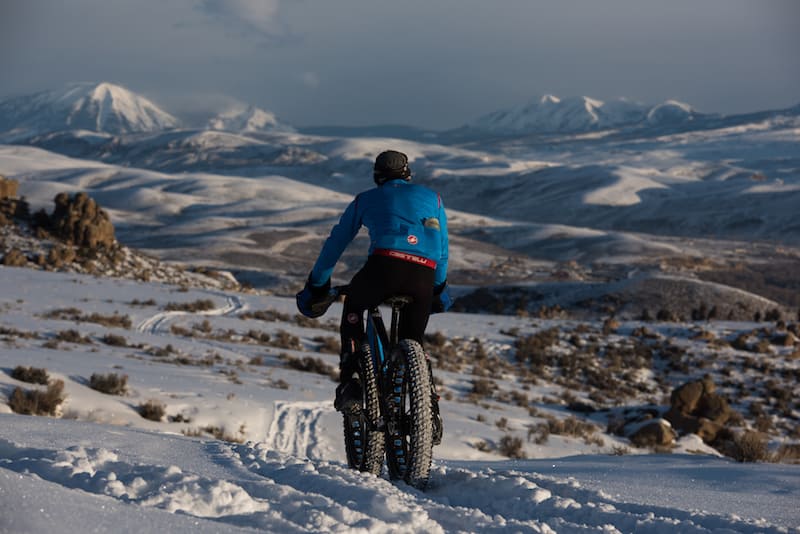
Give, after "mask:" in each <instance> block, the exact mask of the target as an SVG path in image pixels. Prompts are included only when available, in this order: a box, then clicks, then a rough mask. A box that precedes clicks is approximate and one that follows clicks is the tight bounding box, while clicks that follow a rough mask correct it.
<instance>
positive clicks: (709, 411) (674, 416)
mask: <svg viewBox="0 0 800 534" xmlns="http://www.w3.org/2000/svg"><path fill="white" fill-rule="evenodd" d="M733 415H734V412H733V410H732V409H731V407H730V406H729V405H728V401H727V400H726V399H725V398H724V397H722V396H721V395H719V394H717V393H716V386H715V385H714V383H713V382H712V380H711V378H710V377H708V376H706V377H704V378H703V379H702V380H695V381H692V382H687V383H686V384H683V385H682V386H680V387H678V388H676V389H675V390H674V391H673V392H672V396H671V397H670V408H669V410H668V411H667V413H666V415H665V416H664V418H665V419H666V420H667V421H669V422H670V423H671V424H672V427H673V428H675V429H676V430H678V431H679V432H680V433H683V434H697V435H698V436H700V437H701V438H702V439H703V441H705V442H706V443H711V442H713V441H714V440H715V439H716V437H717V434H719V432H720V431H721V430H722V429H723V428H724V425H725V423H727V422H728V420H730V419H731V417H732V416H733Z"/></svg>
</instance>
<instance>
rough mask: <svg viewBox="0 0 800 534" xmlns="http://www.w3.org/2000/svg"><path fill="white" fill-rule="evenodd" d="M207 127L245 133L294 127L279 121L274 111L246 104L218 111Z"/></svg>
mask: <svg viewBox="0 0 800 534" xmlns="http://www.w3.org/2000/svg"><path fill="white" fill-rule="evenodd" d="M208 129H209V130H222V131H225V132H237V133H245V134H247V133H274V132H294V128H292V127H291V126H289V125H287V124H284V123H282V122H280V121H279V120H278V118H277V117H276V116H275V114H274V113H272V112H270V111H265V110H263V109H261V108H258V107H255V106H247V105H239V106H235V107H233V108H231V109H229V110H227V111H225V112H223V113H220V114H219V115H217V116H216V117H214V118H213V119H211V120H210V121H209V122H208Z"/></svg>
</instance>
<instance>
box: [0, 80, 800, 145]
mask: <svg viewBox="0 0 800 534" xmlns="http://www.w3.org/2000/svg"><path fill="white" fill-rule="evenodd" d="M787 112H789V113H791V114H795V115H796V114H798V113H800V106H797V107H795V108H791V109H789V110H781V111H775V112H769V111H765V112H757V113H750V114H744V115H735V116H729V117H724V116H721V115H716V114H704V113H699V112H698V111H696V110H695V109H694V108H692V106H690V105H689V104H686V103H683V102H678V101H675V100H668V101H666V102H663V103H661V104H658V105H648V104H642V103H639V102H634V101H631V100H627V99H624V98H619V99H614V100H609V101H605V102H604V101H601V100H597V99H594V98H590V97H585V96H584V97H572V98H559V97H557V96H553V95H545V96H542V97H540V98H538V99H536V100H534V101H532V102H530V103H528V104H525V105H521V106H518V107H515V108H511V109H507V110H501V111H495V112H493V113H489V114H487V115H484V116H482V117H479V118H477V119H475V120H474V121H471V122H468V123H467V124H465V125H464V126H462V127H459V128H455V129H452V130H447V131H438V132H434V131H431V130H423V129H419V128H414V127H409V126H400V125H393V126H371V127H335V126H327V127H316V128H314V127H308V128H303V129H302V131H303V132H304V133H308V134H312V135H327V136H334V137H336V136H338V137H398V138H405V139H413V140H420V141H423V140H427V141H431V140H433V139H435V138H438V139H439V140H440V141H446V140H447V139H458V138H463V137H465V136H466V137H476V136H477V137H480V136H484V135H489V136H514V135H531V134H577V133H583V132H593V131H599V130H611V129H638V130H641V129H645V128H650V129H661V130H663V129H664V128H668V129H670V130H671V131H676V130H689V129H704V128H707V127H719V126H720V125H724V124H736V123H738V122H742V121H746V122H751V121H753V120H754V119H757V117H758V116H759V115H772V114H779V113H783V114H785V113H787ZM739 119H741V120H739ZM188 128H190V127H189V126H188V125H186V124H184V123H183V122H182V121H181V120H180V119H178V118H176V117H175V116H173V115H172V114H170V113H169V112H167V111H165V110H164V109H162V108H160V107H159V106H157V105H156V104H154V103H153V102H151V101H150V100H148V99H147V98H145V97H143V96H141V95H139V94H136V93H134V92H132V91H130V90H128V89H126V88H124V87H120V86H118V85H114V84H111V83H80V84H70V85H68V86H66V87H65V88H63V89H61V90H53V91H44V92H39V93H35V94H32V95H27V96H18V97H14V98H9V99H6V100H0V142H26V141H27V140H29V139H32V138H34V137H37V136H42V135H45V134H53V133H56V132H64V131H84V132H95V133H99V134H109V135H115V136H116V135H125V134H133V133H153V132H160V131H165V130H172V129H188ZM191 129H197V128H191ZM199 129H200V130H215V131H224V132H228V133H235V134H245V135H247V134H261V133H264V134H275V133H292V132H295V131H296V129H295V128H293V127H292V126H290V125H288V124H286V123H283V122H281V121H279V120H278V118H277V117H276V116H275V114H274V113H272V112H270V111H267V110H263V109H260V108H258V107H255V106H251V105H247V104H238V105H236V106H234V107H232V108H230V109H228V110H226V111H224V112H223V113H220V114H218V115H217V116H215V117H213V118H212V119H210V120H208V121H207V123H206V124H205V126H204V127H202V128H199ZM81 135H83V136H84V137H85V136H86V133H83V134H81Z"/></svg>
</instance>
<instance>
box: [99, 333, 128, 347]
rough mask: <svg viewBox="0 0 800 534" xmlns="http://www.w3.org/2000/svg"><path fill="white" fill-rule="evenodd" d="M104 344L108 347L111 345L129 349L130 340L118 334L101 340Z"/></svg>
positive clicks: (109, 335) (106, 336) (105, 336)
mask: <svg viewBox="0 0 800 534" xmlns="http://www.w3.org/2000/svg"><path fill="white" fill-rule="evenodd" d="M101 341H102V342H103V343H105V344H106V345H111V346H112V347H127V346H128V340H127V339H125V338H124V337H122V336H118V335H116V334H106V335H104V336H103V338H102V339H101Z"/></svg>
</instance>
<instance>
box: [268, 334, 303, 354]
mask: <svg viewBox="0 0 800 534" xmlns="http://www.w3.org/2000/svg"><path fill="white" fill-rule="evenodd" d="M270 344H271V345H272V346H273V347H277V348H279V349H289V350H302V349H303V346H302V345H301V344H300V338H299V337H297V336H293V335H292V334H290V333H289V332H286V331H284V330H280V331H279V332H278V333H277V334H275V339H273V340H272V342H271V343H270Z"/></svg>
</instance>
